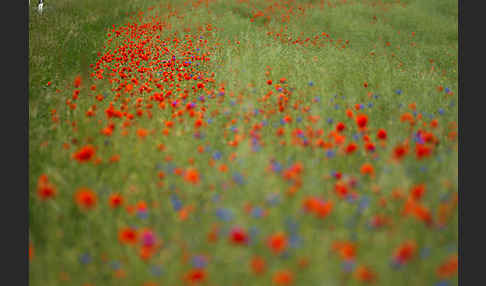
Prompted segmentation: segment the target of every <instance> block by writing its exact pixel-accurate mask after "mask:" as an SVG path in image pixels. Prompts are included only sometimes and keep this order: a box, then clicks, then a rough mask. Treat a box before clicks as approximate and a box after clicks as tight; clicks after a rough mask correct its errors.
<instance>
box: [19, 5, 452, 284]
mask: <svg viewBox="0 0 486 286" xmlns="http://www.w3.org/2000/svg"><path fill="white" fill-rule="evenodd" d="M34 6H35V5H32V6H31V7H30V16H29V246H28V247H29V282H30V285H80V286H88V285H91V286H94V285H96V286H101V285H140V286H153V285H174V286H175V285H219V286H223V285H232V286H233V285H234V286H236V285H245V286H247V285H250V286H252V285H255V286H257V285H305V286H314V285H315V286H321V285H326V286H327V285H329V286H333V285H338V286H341V285H342V286H344V285H346V286H348V285H349V286H351V285H364V284H371V285H385V286H388V285H394V286H402V285H403V286H405V285H414V286H422V285H423V286H425V285H435V286H449V285H450V286H452V285H458V279H457V265H458V215H457V203H458V152H457V147H458V146H457V145H458V141H457V133H458V129H457V120H458V111H457V105H458V71H457V70H458V64H457V60H458V58H457V50H458V9H457V1H453V0H428V1H420V0H393V1H391V0H390V1H387V0H379V1H371V0H370V1H368V0H314V1H312V0H301V1H293V0H184V1H176V0H170V1H169V0H158V1H156V0H145V1H142V0H133V1H122V0H103V1H101V0H84V1H75V0H58V1H47V0H46V1H45V6H44V11H43V13H42V14H39V13H37V11H36V10H35V7H34Z"/></svg>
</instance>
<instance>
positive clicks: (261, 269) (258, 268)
mask: <svg viewBox="0 0 486 286" xmlns="http://www.w3.org/2000/svg"><path fill="white" fill-rule="evenodd" d="M250 267H251V270H252V271H253V273H254V274H255V275H261V274H263V273H265V270H266V268H267V266H266V263H265V260H264V259H263V258H262V257H260V256H254V257H252V259H251V261H250Z"/></svg>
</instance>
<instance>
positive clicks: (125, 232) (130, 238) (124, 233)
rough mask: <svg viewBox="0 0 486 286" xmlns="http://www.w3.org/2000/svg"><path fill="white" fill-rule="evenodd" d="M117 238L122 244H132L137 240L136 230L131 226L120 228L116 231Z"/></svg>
mask: <svg viewBox="0 0 486 286" xmlns="http://www.w3.org/2000/svg"><path fill="white" fill-rule="evenodd" d="M118 240H119V241H120V243H122V244H129V245H134V244H136V243H137V241H138V232H137V231H136V230H135V229H133V228H131V227H125V228H122V229H120V231H119V232H118Z"/></svg>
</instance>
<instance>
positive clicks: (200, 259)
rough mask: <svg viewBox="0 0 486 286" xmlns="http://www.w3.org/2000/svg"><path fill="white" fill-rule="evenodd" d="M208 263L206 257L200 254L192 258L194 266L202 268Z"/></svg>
mask: <svg viewBox="0 0 486 286" xmlns="http://www.w3.org/2000/svg"><path fill="white" fill-rule="evenodd" d="M207 264H208V259H207V258H206V257H204V256H202V255H195V256H193V258H192V266H193V267H195V268H204V267H206V265H207Z"/></svg>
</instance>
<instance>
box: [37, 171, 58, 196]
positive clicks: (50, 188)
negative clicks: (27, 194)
mask: <svg viewBox="0 0 486 286" xmlns="http://www.w3.org/2000/svg"><path fill="white" fill-rule="evenodd" d="M56 194H57V189H56V187H55V186H54V185H53V184H52V183H51V182H49V179H48V177H47V175H46V174H42V175H40V176H39V179H38V181H37V195H38V197H39V198H40V199H41V200H43V201H45V200H48V199H52V198H54V197H55V196H56Z"/></svg>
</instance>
